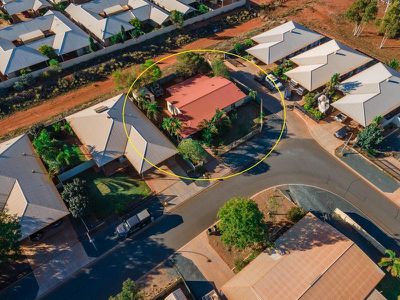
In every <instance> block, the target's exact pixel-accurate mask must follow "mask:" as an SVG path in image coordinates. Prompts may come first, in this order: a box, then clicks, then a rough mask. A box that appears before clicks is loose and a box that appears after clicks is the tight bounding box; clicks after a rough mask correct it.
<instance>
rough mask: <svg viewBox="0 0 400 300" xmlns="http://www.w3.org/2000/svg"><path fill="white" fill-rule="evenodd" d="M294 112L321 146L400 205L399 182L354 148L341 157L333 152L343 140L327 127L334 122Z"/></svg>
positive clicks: (297, 111) (295, 110)
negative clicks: (321, 121) (317, 120)
mask: <svg viewBox="0 0 400 300" xmlns="http://www.w3.org/2000/svg"><path fill="white" fill-rule="evenodd" d="M294 113H295V114H296V115H297V116H299V117H300V118H301V119H302V120H303V121H304V123H305V124H306V125H307V127H308V130H309V132H310V134H311V136H312V137H313V139H314V140H315V141H316V142H317V143H318V144H319V145H320V146H321V147H322V148H324V149H325V150H326V151H327V152H329V153H330V154H332V155H333V156H334V157H335V158H337V159H338V161H340V162H341V163H343V164H345V165H346V166H347V167H348V168H350V169H351V170H352V171H353V172H355V173H357V175H359V176H360V177H361V178H363V179H364V180H365V181H366V182H368V183H369V184H371V185H372V186H373V187H374V188H376V189H377V190H379V191H380V192H381V193H382V194H384V195H385V196H386V197H387V198H389V199H390V200H391V201H393V202H394V203H395V204H396V205H398V206H400V184H399V182H397V181H396V180H394V179H393V178H392V177H391V176H389V175H388V174H386V173H385V172H384V171H383V170H381V169H379V168H378V167H377V166H375V165H373V164H372V163H370V162H369V161H367V159H366V158H364V157H362V155H360V154H358V153H353V152H355V151H354V150H352V151H351V153H350V152H349V151H350V150H348V151H347V150H346V151H344V153H343V154H344V155H343V156H342V157H338V156H337V155H336V154H335V151H336V149H337V148H338V147H340V146H341V145H342V144H343V141H341V140H339V139H337V138H335V137H334V136H333V134H332V132H334V131H332V128H327V127H331V126H336V125H335V124H334V123H327V124H318V123H316V122H315V121H314V120H311V119H310V118H308V117H307V116H305V115H304V114H303V113H302V112H300V111H299V110H297V109H294Z"/></svg>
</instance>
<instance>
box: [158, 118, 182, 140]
mask: <svg viewBox="0 0 400 300" xmlns="http://www.w3.org/2000/svg"><path fill="white" fill-rule="evenodd" d="M161 127H162V128H163V129H164V130H165V131H167V132H168V133H169V134H170V135H172V136H176V137H178V136H179V133H180V131H181V130H182V121H181V120H179V119H177V118H173V117H171V118H164V120H163V122H162V125H161Z"/></svg>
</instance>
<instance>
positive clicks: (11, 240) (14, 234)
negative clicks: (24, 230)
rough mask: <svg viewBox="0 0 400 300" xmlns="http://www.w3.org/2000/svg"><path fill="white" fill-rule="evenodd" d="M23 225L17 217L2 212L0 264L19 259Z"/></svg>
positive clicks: (0, 213)
mask: <svg viewBox="0 0 400 300" xmlns="http://www.w3.org/2000/svg"><path fill="white" fill-rule="evenodd" d="M20 238H21V225H20V223H19V220H18V218H17V216H12V215H9V214H7V213H6V212H5V211H0V264H2V263H7V262H10V261H13V260H15V259H17V258H18V257H19V256H20V254H21V250H20V244H19V240H20Z"/></svg>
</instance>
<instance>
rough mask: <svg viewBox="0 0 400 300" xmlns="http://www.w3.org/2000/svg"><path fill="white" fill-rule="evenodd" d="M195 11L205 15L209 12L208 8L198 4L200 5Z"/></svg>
mask: <svg viewBox="0 0 400 300" xmlns="http://www.w3.org/2000/svg"><path fill="white" fill-rule="evenodd" d="M197 10H198V11H199V13H200V14H205V13H207V12H209V11H210V9H209V8H208V6H207V5H204V4H200V5H199V8H198V9H197Z"/></svg>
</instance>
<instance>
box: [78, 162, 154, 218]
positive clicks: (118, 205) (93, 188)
mask: <svg viewBox="0 0 400 300" xmlns="http://www.w3.org/2000/svg"><path fill="white" fill-rule="evenodd" d="M79 178H80V179H82V180H85V182H86V185H85V186H86V189H87V191H88V194H89V209H88V211H89V215H88V217H95V218H96V219H104V218H106V217H108V216H110V215H112V214H118V215H123V214H124V213H125V212H126V211H127V210H128V209H129V207H131V206H134V205H135V204H138V203H139V202H140V201H141V200H143V199H144V198H145V197H146V196H149V195H150V194H151V190H150V188H149V187H148V186H147V184H146V183H145V182H144V181H143V180H141V179H140V178H139V177H138V175H137V173H136V172H135V171H134V170H133V168H132V167H129V168H128V169H124V170H122V171H118V172H117V173H115V174H114V175H111V176H108V177H107V176H105V175H104V174H103V173H102V172H96V171H95V170H93V169H91V170H88V171H86V172H84V173H82V174H81V175H79Z"/></svg>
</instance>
